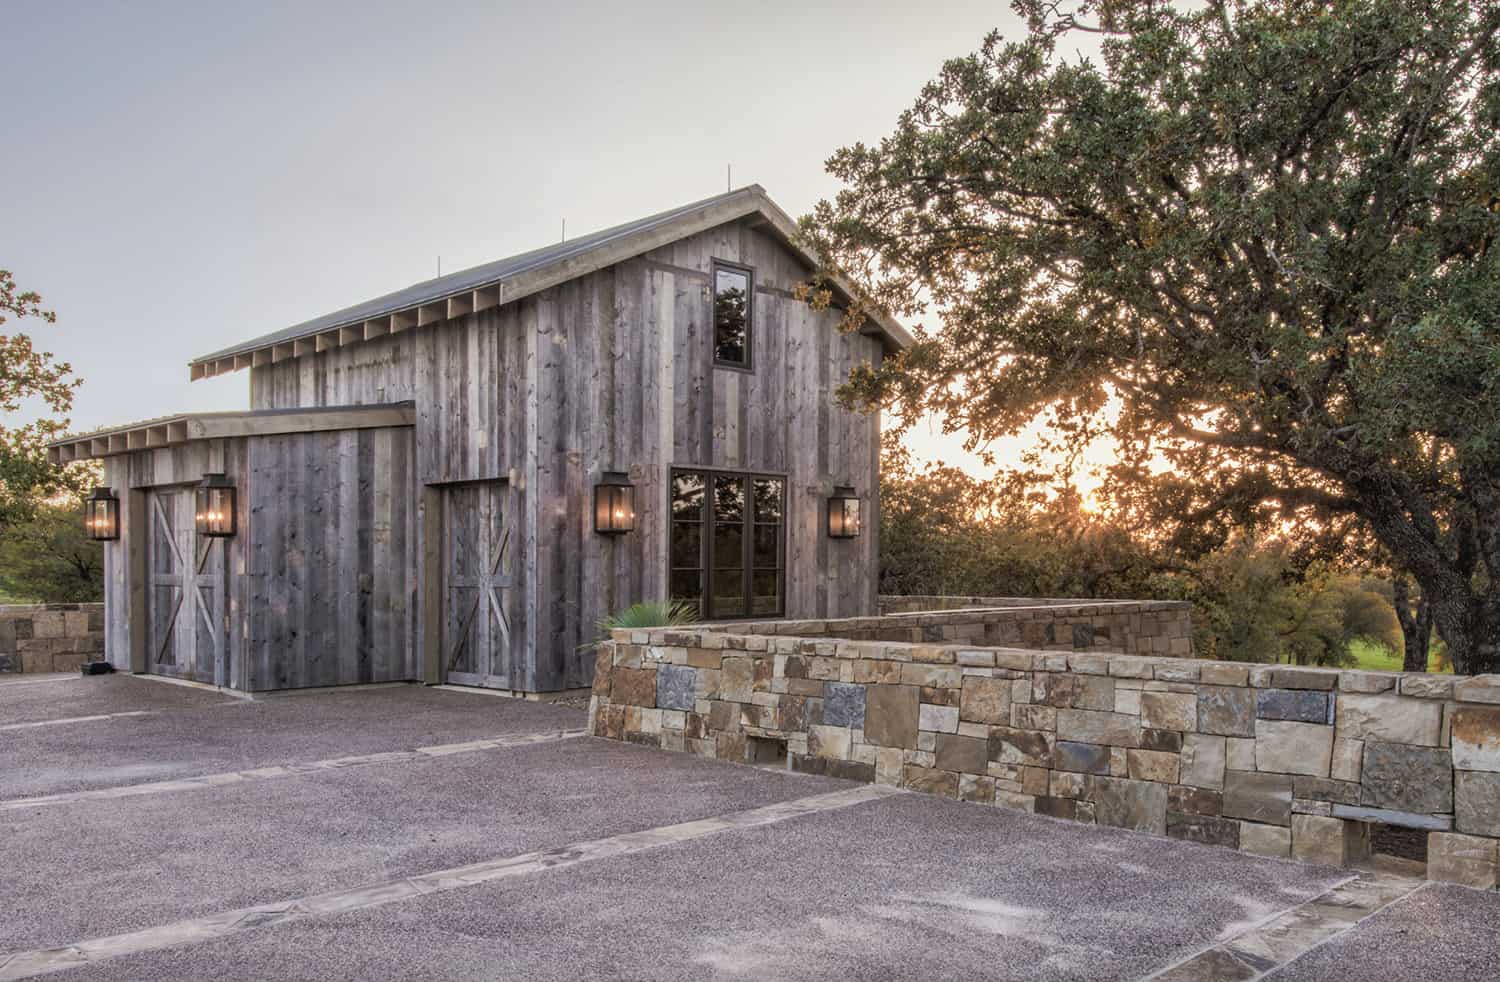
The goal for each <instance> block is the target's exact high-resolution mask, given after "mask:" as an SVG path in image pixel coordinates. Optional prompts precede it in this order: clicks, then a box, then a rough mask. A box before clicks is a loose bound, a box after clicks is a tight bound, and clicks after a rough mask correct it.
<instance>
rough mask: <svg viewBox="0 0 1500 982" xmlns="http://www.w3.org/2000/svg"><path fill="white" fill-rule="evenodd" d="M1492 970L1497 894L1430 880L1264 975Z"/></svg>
mask: <svg viewBox="0 0 1500 982" xmlns="http://www.w3.org/2000/svg"><path fill="white" fill-rule="evenodd" d="M1497 974H1500V894H1497V893H1495V892H1494V891H1485V892H1480V891H1478V890H1470V889H1468V888H1466V887H1456V886H1440V885H1438V884H1429V885H1428V886H1426V887H1423V888H1422V889H1420V890H1418V891H1416V892H1415V893H1411V894H1409V895H1407V896H1406V897H1404V898H1402V899H1401V900H1398V901H1397V902H1396V903H1393V904H1391V905H1390V906H1389V907H1386V908H1384V909H1383V910H1381V911H1379V912H1378V913H1376V914H1375V915H1373V916H1371V917H1368V918H1366V919H1364V920H1362V921H1360V922H1359V923H1358V924H1356V925H1355V926H1354V927H1353V928H1351V929H1350V930H1349V931H1347V932H1345V933H1343V934H1341V935H1339V936H1337V937H1335V938H1333V939H1332V940H1330V941H1328V942H1327V943H1326V944H1324V945H1322V946H1320V947H1317V948H1314V949H1313V950H1312V951H1310V952H1308V953H1307V954H1305V955H1303V956H1302V957H1300V958H1298V959H1297V960H1295V961H1293V962H1292V963H1291V964H1289V965H1286V966H1284V967H1282V968H1279V969H1277V970H1275V971H1273V972H1271V973H1270V974H1268V975H1266V976H1265V979H1266V982H1328V980H1330V979H1421V980H1422V982H1480V980H1482V979H1493V978H1495V977H1496V976H1497Z"/></svg>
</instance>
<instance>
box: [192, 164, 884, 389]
mask: <svg viewBox="0 0 1500 982" xmlns="http://www.w3.org/2000/svg"><path fill="white" fill-rule="evenodd" d="M755 212H759V213H761V215H763V216H764V217H765V219H766V220H767V222H768V223H769V224H770V225H771V226H772V227H773V228H774V229H775V230H776V232H777V233H778V237H779V238H781V239H783V240H784V241H785V243H786V244H787V245H788V246H789V247H791V248H793V249H794V250H795V251H797V252H798V253H799V254H801V255H803V256H804V258H806V259H809V260H811V259H812V257H811V256H808V255H807V254H806V252H805V250H802V249H801V248H799V247H798V246H797V245H796V244H795V242H794V241H793V236H794V233H795V224H794V223H793V222H792V220H791V219H790V218H789V217H788V216H787V215H786V213H785V212H783V211H782V210H781V209H780V208H778V207H777V206H776V205H775V204H774V203H773V202H772V201H771V200H770V198H769V197H767V195H766V193H765V190H764V189H762V188H761V187H760V186H759V185H754V184H752V185H749V186H748V187H744V188H739V189H736V190H734V191H729V192H727V193H725V194H720V195H715V196H714V197H712V198H705V199H703V200H701V201H694V202H692V203H691V204H686V205H682V206H680V207H677V208H673V209H671V210H670V211H664V212H660V213H658V214H655V215H651V216H648V217H646V218H641V219H637V220H636V221H633V222H627V223H625V224H623V225H616V226H615V227H613V228H607V229H604V230H603V231H599V232H593V233H590V234H588V235H584V236H580V237H579V238H576V239H568V240H566V241H564V242H559V243H557V244H555V245H550V246H546V247H544V248H541V249H534V250H532V251H530V252H523V253H521V254H519V255H515V256H510V257H508V258H505V259H499V260H496V261H494V262H490V263H485V264H484V265H482V266H475V267H473V268H471V269H466V270H463V271H461V272H457V273H450V274H448V275H447V276H440V277H437V278H435V279H430V280H425V281H423V282H421V283H416V284H413V285H412V286H409V287H406V288H405V289H402V290H397V291H396V292H394V293H387V294H385V295H384V296H381V297H376V298H375V299H373V300H367V301H365V302H364V303H359V304H355V305H354V306H352V307H345V308H344V309H342V310H337V311H334V312H333V313H331V314H324V315H323V316H322V317H316V318H314V319H312V320H309V321H304V322H302V323H301V324H295V325H293V326H292V327H288V328H285V329H283V330H280V331H275V332H272V333H270V334H266V335H262V336H261V337H258V338H254V339H253V340H250V341H245V342H242V343H240V344H237V345H233V346H231V347H228V348H225V349H223V350H221V351H215V352H213V353H212V354H207V355H203V356H202V357H199V358H195V359H193V360H192V361H191V362H190V363H189V364H190V366H191V376H192V377H193V378H195V379H196V378H202V377H206V376H209V375H217V374H220V373H222V372H226V371H234V370H236V369H239V368H243V367H247V366H249V365H260V364H266V363H270V362H273V361H281V360H283V359H285V358H290V357H297V356H300V355H302V354H308V353H312V352H313V351H322V350H325V349H326V348H329V347H338V346H341V345H344V344H350V343H354V342H358V341H363V340H369V339H370V338H373V337H378V336H381V335H384V334H387V333H395V332H397V331H400V330H404V329H407V328H410V327H420V326H423V325H425V324H428V323H433V322H435V321H438V320H443V319H446V318H448V317H452V316H457V315H460V314H465V313H469V312H470V311H472V310H480V309H484V308H486V307H490V306H495V305H497V304H499V303H509V302H512V301H513V300H516V299H519V298H520V297H521V296H524V295H526V294H527V293H530V292H534V290H530V289H528V290H523V291H518V292H514V293H513V292H511V291H509V290H507V289H506V287H507V284H510V283H513V282H515V281H516V280H517V278H518V277H523V276H524V277H527V279H528V280H531V281H540V280H541V279H542V278H541V277H538V276H537V275H535V274H539V273H542V274H544V273H545V272H546V271H547V270H549V269H550V268H553V267H557V268H558V270H559V273H560V274H566V275H565V277H564V278H566V279H572V278H574V277H576V276H580V275H583V274H584V273H587V272H589V271H591V268H590V267H589V266H588V264H587V260H588V258H589V257H590V254H592V253H596V252H598V253H601V254H605V253H607V254H608V257H609V262H610V263H613V262H620V261H622V260H623V259H624V258H626V257H625V256H624V255H615V253H617V252H619V250H620V248H623V249H626V250H630V249H632V248H633V247H634V246H635V245H639V246H640V248H639V249H638V250H636V251H635V252H634V253H633V254H639V253H640V252H646V251H650V250H651V249H654V248H658V247H659V246H660V245H661V244H663V243H662V242H661V241H658V240H660V239H661V237H662V234H667V235H670V238H668V239H666V241H673V240H675V239H676V238H681V237H684V236H686V235H690V234H693V233H694V232H696V231H698V229H697V228H696V227H694V226H696V225H699V224H702V223H703V222H705V221H706V222H711V223H713V224H722V223H723V222H725V221H733V220H735V219H736V218H739V217H743V216H744V215H747V214H751V213H755ZM726 216H727V217H726ZM676 225H682V226H683V229H682V232H681V234H680V235H675V234H672V232H673V231H674V226H676ZM653 233H658V234H653ZM611 246H616V247H618V248H616V249H610V248H609V247H611ZM599 265H607V263H600V264H599ZM545 285H546V284H545V283H544V284H543V286H545ZM537 288H542V287H537ZM845 292H847V290H846V291H845ZM456 298H462V299H456ZM455 301H456V303H457V305H456V306H455ZM877 326H878V327H879V329H880V330H879V333H880V334H881V335H882V337H884V338H885V340H886V341H887V343H888V344H889V345H891V346H892V347H894V348H900V347H905V346H906V345H907V344H909V343H910V341H911V337H910V335H909V334H907V333H906V331H905V330H904V329H902V328H901V327H900V325H897V324H895V323H894V322H892V321H885V320H882V321H880V322H879V323H878V325H877Z"/></svg>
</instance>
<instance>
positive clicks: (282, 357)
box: [271, 343, 295, 365]
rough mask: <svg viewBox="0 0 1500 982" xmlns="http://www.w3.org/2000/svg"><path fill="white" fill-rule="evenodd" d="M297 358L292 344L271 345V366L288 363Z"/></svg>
mask: <svg viewBox="0 0 1500 982" xmlns="http://www.w3.org/2000/svg"><path fill="white" fill-rule="evenodd" d="M293 357H295V350H294V349H293V347H292V345H291V344H290V343H283V344H273V345H271V364H273V365H274V364H276V363H277V362H283V361H286V360H287V359H289V358H293Z"/></svg>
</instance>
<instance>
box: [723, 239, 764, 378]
mask: <svg viewBox="0 0 1500 982" xmlns="http://www.w3.org/2000/svg"><path fill="white" fill-rule="evenodd" d="M713 286H714V364H715V365H722V366H724V367H726V368H740V369H744V370H745V371H749V370H750V367H751V361H750V358H751V354H752V343H753V341H754V338H753V337H752V336H751V325H752V324H754V322H755V315H754V311H753V310H752V309H751V308H752V304H753V302H754V299H755V271H754V270H752V269H750V268H749V267H748V266H735V265H733V264H732V263H724V262H720V261H719V260H717V259H715V260H714V264H713Z"/></svg>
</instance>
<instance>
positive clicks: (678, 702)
mask: <svg viewBox="0 0 1500 982" xmlns="http://www.w3.org/2000/svg"><path fill="white" fill-rule="evenodd" d="M697 688H698V670H697V669H695V668H689V667H687V666H686V665H659V666H657V669H656V705H657V707H658V708H660V709H680V710H686V711H691V710H692V708H693V703H694V700H695V699H696V695H695V692H696V690H697Z"/></svg>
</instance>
